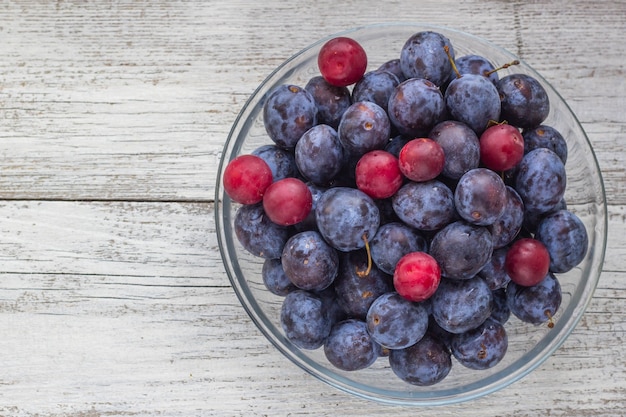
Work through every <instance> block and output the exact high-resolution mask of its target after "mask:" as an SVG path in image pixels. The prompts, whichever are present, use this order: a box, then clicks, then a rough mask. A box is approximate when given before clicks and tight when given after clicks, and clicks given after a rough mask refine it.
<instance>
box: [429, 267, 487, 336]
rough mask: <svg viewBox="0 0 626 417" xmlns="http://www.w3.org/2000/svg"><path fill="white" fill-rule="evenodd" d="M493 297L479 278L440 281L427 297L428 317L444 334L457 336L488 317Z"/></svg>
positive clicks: (483, 281)
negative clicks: (428, 298)
mask: <svg viewBox="0 0 626 417" xmlns="http://www.w3.org/2000/svg"><path fill="white" fill-rule="evenodd" d="M492 303H493V294H492V292H491V290H490V289H489V286H488V285H487V283H486V282H485V280H483V279H482V278H480V277H479V276H475V277H474V278H471V279H467V280H455V279H447V278H442V279H441V282H440V283H439V287H438V288H437V291H435V294H433V296H432V297H431V307H432V316H433V318H434V319H435V321H436V322H437V324H439V326H441V327H442V328H443V329H444V330H446V331H448V332H450V333H454V334H460V333H464V332H466V331H468V330H471V329H475V328H477V327H478V326H480V325H481V324H482V323H483V322H484V321H485V320H487V318H488V317H489V316H490V315H491V309H492Z"/></svg>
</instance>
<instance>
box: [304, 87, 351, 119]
mask: <svg viewBox="0 0 626 417" xmlns="http://www.w3.org/2000/svg"><path fill="white" fill-rule="evenodd" d="M304 89H305V90H306V91H308V92H309V94H311V96H312V97H313V100H314V101H315V104H316V106H317V122H318V123H320V124H327V125H329V126H331V127H332V128H333V129H335V130H336V129H337V128H338V127H339V122H340V121H341V116H343V113H344V112H345V111H346V110H347V109H348V107H350V105H351V104H352V97H351V95H350V90H348V88H347V87H338V86H334V85H332V84H329V83H328V82H327V81H326V80H325V79H324V77H322V76H321V75H318V76H316V77H313V78H311V79H310V80H309V82H308V83H307V84H306V85H305V86H304Z"/></svg>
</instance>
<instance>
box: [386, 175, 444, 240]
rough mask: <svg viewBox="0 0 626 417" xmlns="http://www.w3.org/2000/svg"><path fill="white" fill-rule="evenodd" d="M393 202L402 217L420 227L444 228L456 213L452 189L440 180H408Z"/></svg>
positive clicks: (410, 224) (394, 208) (410, 223)
mask: <svg viewBox="0 0 626 417" xmlns="http://www.w3.org/2000/svg"><path fill="white" fill-rule="evenodd" d="M391 201H392V205H393V210H394V211H395V212H396V214H397V215H398V217H399V218H400V219H401V220H402V221H403V222H405V223H406V224H408V225H409V226H411V227H414V228H416V229H418V230H437V229H441V228H442V227H444V226H445V225H447V224H448V223H450V222H451V221H452V220H454V219H455V216H456V212H455V209H454V196H453V194H452V191H451V190H450V188H448V186H447V185H445V184H444V183H442V182H441V181H438V180H431V181H426V182H412V181H410V182H407V183H406V184H404V185H403V186H402V187H401V188H400V189H399V190H398V191H397V192H396V194H395V195H394V196H393V197H392V200H391Z"/></svg>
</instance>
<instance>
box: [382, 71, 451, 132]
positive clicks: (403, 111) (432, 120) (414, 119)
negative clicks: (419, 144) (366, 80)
mask: <svg viewBox="0 0 626 417" xmlns="http://www.w3.org/2000/svg"><path fill="white" fill-rule="evenodd" d="M387 111H388V113H389V120H390V121H391V124H392V125H393V126H394V127H395V128H396V129H397V130H398V131H399V132H400V133H401V134H403V135H405V136H411V137H413V138H416V137H420V136H425V135H426V134H427V133H428V132H429V131H430V130H431V129H432V128H433V126H435V125H436V124H437V123H439V122H441V121H442V120H443V119H444V116H445V112H446V105H445V103H444V100H443V95H442V94H441V91H440V90H439V88H438V87H437V86H436V85H435V84H433V83H432V82H431V81H428V80H425V79H421V78H410V79H408V80H406V81H404V82H402V83H400V85H398V87H396V90H395V91H394V93H393V94H392V95H391V97H390V98H389V103H388V105H387Z"/></svg>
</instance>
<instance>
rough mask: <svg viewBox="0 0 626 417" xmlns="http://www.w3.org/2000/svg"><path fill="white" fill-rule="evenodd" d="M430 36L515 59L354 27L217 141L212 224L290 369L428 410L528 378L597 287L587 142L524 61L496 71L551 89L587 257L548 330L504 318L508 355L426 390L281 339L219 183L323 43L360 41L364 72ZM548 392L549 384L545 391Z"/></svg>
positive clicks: (601, 230)
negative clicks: (342, 365) (350, 368)
mask: <svg viewBox="0 0 626 417" xmlns="http://www.w3.org/2000/svg"><path fill="white" fill-rule="evenodd" d="M423 30H432V31H436V32H439V33H441V34H443V35H445V36H447V37H448V38H449V39H450V41H451V42H452V45H453V46H454V49H455V53H456V56H457V57H460V56H462V55H465V54H478V55H482V56H484V57H486V58H488V59H490V60H491V62H493V63H495V64H503V63H506V62H510V61H512V60H514V59H518V58H517V57H515V56H514V55H513V54H511V53H510V52H507V51H506V50H504V49H502V48H500V47H498V46H496V45H494V44H492V43H490V42H488V41H486V40H483V39H481V38H478V37H475V36H472V35H469V34H466V33H463V32H459V31H456V30H452V29H449V28H445V27H439V26H431V25H424V24H407V23H398V24H379V25H370V26H364V27H359V28H355V29H351V30H348V31H345V32H342V33H338V34H333V35H332V36H329V37H328V38H325V39H321V40H319V41H317V42H315V43H314V44H312V45H311V46H309V47H307V48H306V49H304V50H302V51H300V52H298V53H297V54H295V55H294V56H292V57H291V58H290V59H288V60H287V61H285V62H284V63H283V64H282V65H280V66H279V67H278V68H277V69H276V70H275V71H274V72H272V73H271V74H270V75H269V76H268V77H267V79H266V80H265V81H264V82H263V83H262V84H261V85H260V86H259V87H258V88H257V90H256V91H255V92H254V93H253V94H252V96H251V97H250V98H249V100H248V101H247V103H246V104H245V105H244V107H243V109H242V110H241V112H240V114H239V116H238V117H237V119H236V120H235V123H234V125H233V127H232V130H231V131H230V134H229V136H228V139H227V140H226V143H225V145H224V149H223V153H222V155H221V161H220V164H219V168H218V177H217V184H216V194H215V216H216V217H215V219H216V229H217V235H218V242H219V247H220V251H221V256H222V259H223V262H224V266H225V269H226V272H227V273H228V276H229V279H230V281H231V283H232V286H233V289H234V290H235V293H236V294H237V296H238V298H239V300H240V301H241V304H242V305H243V307H244V308H245V310H246V312H247V313H248V315H249V316H250V318H251V319H252V321H253V322H254V323H255V324H256V326H257V327H258V328H259V329H260V330H261V332H262V333H263V334H264V335H265V336H266V337H267V338H268V340H269V341H271V343H272V344H273V345H274V346H275V347H276V348H277V349H278V350H279V351H280V352H282V353H283V354H284V355H285V356H286V357H287V358H289V359H290V360H291V361H292V362H293V363H295V364H296V365H298V366H299V367H301V368H302V369H304V370H305V371H306V372H308V373H309V374H311V375H313V376H314V377H316V378H318V379H320V380H322V381H324V382H326V383H328V384H330V385H331V386H333V387H336V388H338V389H341V390H343V391H346V392H348V393H352V394H354V395H357V396H360V397H363V398H367V399H370V400H375V401H379V402H382V403H389V404H398V405H415V406H432V405H442V404H451V403H457V402H461V401H466V400H470V399H473V398H477V397H480V396H483V395H486V394H489V393H492V392H494V391H496V390H498V389H501V388H503V387H505V386H507V385H509V384H511V383H513V382H515V381H517V380H519V379H520V378H522V377H524V376H525V375H527V374H528V373H529V372H531V371H532V370H533V369H535V368H537V367H538V366H539V365H540V364H541V363H543V362H544V361H545V360H546V359H547V358H548V357H549V356H550V355H551V354H552V353H553V352H554V351H555V350H556V349H557V348H559V346H561V344H562V343H563V342H564V341H565V339H566V338H567V337H568V335H569V334H570V333H571V332H572V330H573V329H574V328H575V326H576V325H577V323H578V322H579V321H580V319H581V317H582V315H583V313H584V311H585V309H586V307H587V305H588V304H589V302H590V300H591V298H592V296H593V292H594V290H595V288H596V285H597V282H598V279H599V277H600V272H601V269H602V263H603V259H604V252H605V246H606V230H607V214H606V199H605V193H604V187H603V183H602V176H601V172H600V169H599V167H598V163H597V161H596V158H595V155H594V152H593V149H592V146H591V144H590V142H589V140H588V138H587V136H586V134H585V132H584V131H583V129H582V127H581V125H580V123H579V122H578V120H577V119H576V116H575V115H574V114H573V113H572V111H571V110H570V108H569V107H568V105H567V104H566V102H565V101H564V100H563V98H562V97H561V96H560V95H559V94H558V93H557V92H556V91H555V90H554V88H552V87H551V86H550V84H549V83H548V82H547V81H546V80H545V79H544V78H543V77H541V76H540V75H539V74H538V73H537V72H535V71H534V70H533V69H532V68H531V67H529V66H528V65H527V64H526V63H524V62H521V63H520V64H519V65H517V66H514V67H511V68H509V69H507V70H503V71H501V72H500V73H499V76H500V77H503V76H504V75H506V74H509V73H513V72H515V73H526V74H528V75H531V76H533V77H535V78H536V79H537V80H539V81H540V82H541V84H542V85H543V86H544V88H545V89H546V91H547V92H548V95H549V99H550V104H551V109H550V114H549V116H548V119H547V120H546V121H545V122H544V124H547V125H551V126H553V127H554V128H556V129H557V130H558V131H559V132H561V134H562V135H563V137H564V138H566V140H567V143H568V152H569V153H568V159H567V164H566V169H567V178H568V183H567V191H566V194H565V198H566V201H567V204H568V209H570V210H571V211H573V212H574V213H575V214H576V215H578V216H579V218H580V219H581V220H582V221H583V223H584V225H585V227H586V229H587V234H588V236H589V249H588V251H587V254H586V256H585V258H584V260H583V261H582V262H581V263H580V264H579V265H578V266H577V267H576V268H574V269H573V270H571V271H569V272H567V273H564V274H558V278H559V281H560V283H561V287H562V292H563V301H562V304H561V307H560V309H559V310H558V312H557V315H556V317H555V325H554V327H553V328H549V327H548V326H547V325H540V326H534V325H530V324H526V323H522V322H520V321H519V320H518V319H516V318H515V317H514V316H511V319H510V320H509V321H508V322H507V324H506V326H505V328H506V329H507V333H508V338H509V347H508V351H507V354H506V355H505V358H504V359H503V360H502V361H501V362H500V363H499V364H498V365H497V366H495V367H493V368H491V369H488V370H482V371H476V370H470V369H467V368H465V367H463V366H461V365H459V364H458V363H455V360H454V358H453V359H452V360H453V366H452V370H451V372H450V374H449V375H448V376H447V377H446V378H445V379H444V380H443V381H442V382H440V383H438V384H436V385H433V386H430V387H418V386H414V385H410V384H408V383H406V382H404V381H402V380H400V379H399V378H398V377H396V376H395V374H394V373H393V371H392V370H391V369H390V367H389V363H388V361H387V360H386V358H379V359H378V360H377V361H376V362H375V363H374V365H372V366H371V367H370V368H368V369H366V370H362V371H355V372H343V371H340V370H338V369H336V368H334V367H333V366H332V365H331V364H330V363H329V362H328V361H327V359H326V358H325V356H324V353H323V349H321V348H320V349H317V350H312V351H310V350H302V349H299V348H298V347H296V346H294V345H293V344H292V343H291V342H290V341H289V340H288V339H286V337H285V335H284V332H283V330H282V327H281V324H280V309H281V302H282V297H280V296H276V295H273V294H272V293H270V292H269V291H268V290H267V289H266V288H265V286H264V284H263V280H262V277H261V268H262V265H263V259H261V258H257V257H255V256H253V255H250V254H249V253H248V252H246V251H245V250H244V249H243V247H242V246H241V245H240V244H239V242H238V241H237V238H236V236H235V233H234V230H233V220H234V217H235V212H236V209H237V207H238V205H237V204H236V203H234V202H232V201H231V200H230V199H229V198H228V196H227V195H226V193H225V192H224V187H223V185H222V181H223V175H224V169H225V167H226V165H227V164H228V162H229V161H230V160H232V159H233V158H235V157H236V156H237V155H240V154H245V153H250V152H252V151H253V150H254V149H256V148H257V147H259V146H261V145H264V144H270V143H272V142H271V140H270V139H269V137H268V135H267V134H266V132H265V128H264V126H263V116H262V108H263V104H264V101H265V98H266V96H267V94H268V92H269V91H271V90H272V89H273V88H274V87H276V86H278V85H281V84H287V83H289V84H295V85H299V86H301V87H304V86H305V85H306V83H307V82H308V80H309V79H310V78H312V77H313V76H316V75H319V70H318V67H317V55H318V51H319V49H320V48H321V46H322V45H323V44H324V43H325V42H326V41H327V40H329V39H331V38H334V37H336V36H348V37H351V38H353V39H355V40H356V41H358V42H359V43H360V44H361V45H362V46H363V47H364V49H365V50H366V52H367V54H368V60H369V62H368V71H369V70H372V69H375V68H377V67H378V66H380V65H381V64H382V63H384V62H386V61H388V60H390V59H395V58H398V57H399V54H400V50H401V48H402V45H403V44H404V42H405V41H406V40H407V39H408V38H409V37H410V36H411V35H413V34H414V33H416V32H419V31H423ZM546 388H548V387H546Z"/></svg>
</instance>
